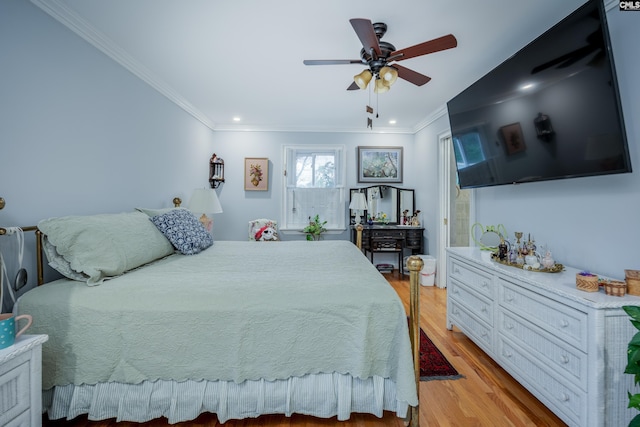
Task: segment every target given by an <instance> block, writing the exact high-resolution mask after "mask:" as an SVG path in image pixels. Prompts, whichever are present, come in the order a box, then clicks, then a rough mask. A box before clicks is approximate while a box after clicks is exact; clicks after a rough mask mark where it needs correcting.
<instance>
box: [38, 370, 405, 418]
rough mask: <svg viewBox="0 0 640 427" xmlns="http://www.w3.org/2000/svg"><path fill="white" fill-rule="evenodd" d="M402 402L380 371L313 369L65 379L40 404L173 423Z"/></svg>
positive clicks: (401, 410) (342, 412)
mask: <svg viewBox="0 0 640 427" xmlns="http://www.w3.org/2000/svg"><path fill="white" fill-rule="evenodd" d="M407 409H408V403H407V402H402V401H397V399H396V386H395V383H394V382H393V381H391V380H389V379H385V378H382V377H377V376H376V377H371V378H367V379H359V378H354V377H352V376H350V375H344V374H338V373H333V374H315V375H306V376H304V377H295V378H289V379H287V380H276V381H266V380H259V381H244V382H242V383H240V384H236V383H235V382H229V381H192V380H189V381H184V382H173V381H165V380H157V381H145V382H142V383H140V384H135V385H131V384H122V383H101V384H97V385H80V386H74V385H66V386H59V387H54V388H53V389H50V390H46V391H44V392H43V410H44V411H45V412H47V413H48V416H49V419H52V420H55V419H60V418H66V419H73V418H75V417H77V416H78V415H81V414H88V418H89V419H90V420H105V419H109V418H116V419H117V421H135V422H145V421H149V420H152V419H155V418H161V417H166V418H167V419H168V422H169V423H171V424H175V423H178V422H181V421H188V420H193V419H195V418H197V417H198V416H199V415H200V414H201V413H204V412H212V413H215V414H217V416H218V420H219V421H220V422H221V423H223V422H225V421H227V420H229V419H243V418H255V417H258V416H260V415H262V414H284V415H286V416H291V415H292V414H294V413H297V414H305V415H313V416H316V417H321V418H330V417H333V416H337V417H338V420H341V421H343V420H347V419H349V417H350V414H351V413H370V414H374V415H376V416H377V417H382V414H383V411H385V410H386V411H394V412H395V413H396V415H397V416H398V417H401V418H404V417H406V415H407Z"/></svg>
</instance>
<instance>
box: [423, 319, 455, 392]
mask: <svg viewBox="0 0 640 427" xmlns="http://www.w3.org/2000/svg"><path fill="white" fill-rule="evenodd" d="M458 378H462V375H460V374H459V373H458V371H456V369H455V368H454V367H453V366H452V365H451V363H449V361H448V360H447V358H446V357H444V355H443V354H442V353H441V352H440V350H438V347H436V346H435V344H434V343H433V342H432V341H431V340H430V339H429V337H428V336H427V334H425V332H424V331H423V330H422V328H420V381H432V380H456V379H458Z"/></svg>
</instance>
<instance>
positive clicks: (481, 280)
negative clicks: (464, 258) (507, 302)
mask: <svg viewBox="0 0 640 427" xmlns="http://www.w3.org/2000/svg"><path fill="white" fill-rule="evenodd" d="M449 277H452V278H454V279H456V280H458V281H460V282H461V283H464V284H465V285H467V286H470V287H472V288H473V289H474V290H475V291H477V292H480V293H481V294H483V295H485V296H487V297H488V298H490V299H493V279H492V278H491V276H490V275H489V274H488V273H485V272H483V271H481V270H478V269H476V268H473V267H471V266H470V265H468V264H465V263H464V262H461V261H458V260H457V259H451V264H450V265H449Z"/></svg>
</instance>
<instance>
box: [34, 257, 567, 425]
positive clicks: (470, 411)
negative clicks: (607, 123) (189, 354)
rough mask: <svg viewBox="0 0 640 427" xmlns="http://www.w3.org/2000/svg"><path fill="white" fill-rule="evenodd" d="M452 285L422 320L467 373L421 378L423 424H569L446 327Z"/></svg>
mask: <svg viewBox="0 0 640 427" xmlns="http://www.w3.org/2000/svg"><path fill="white" fill-rule="evenodd" d="M385 277H386V278H387V280H388V281H389V283H390V284H391V286H393V287H394V289H396V291H397V292H398V295H400V297H401V299H402V301H403V302H404V304H405V308H406V309H407V310H408V303H409V280H408V276H401V275H400V274H399V273H398V272H397V270H396V271H395V272H394V273H389V274H385ZM445 318H446V290H444V289H438V288H436V287H421V289H420V326H421V327H422V329H424V331H425V332H426V333H427V335H429V337H430V338H431V340H432V341H433V342H434V343H435V345H436V346H437V347H438V348H439V349H440V351H441V352H442V353H443V354H444V355H445V356H446V357H447V359H448V360H449V361H450V362H451V364H452V365H453V366H454V367H455V368H456V369H457V370H458V372H459V373H460V374H462V375H463V376H464V378H462V379H458V380H447V381H424V382H421V383H420V425H421V426H422V427H426V426H429V427H440V426H442V427H445V426H461V427H467V426H483V427H484V426H486V427H499V426H500V427H501V426H531V427H534V426H535V427H540V426H549V427H552V426H564V425H565V424H564V423H563V422H562V421H561V420H560V419H558V417H556V416H555V415H554V414H553V413H551V411H549V410H548V409H547V408H546V407H545V406H544V405H543V404H542V403H540V402H539V401H538V400H537V399H536V398H535V397H533V396H532V395H531V394H530V393H529V392H528V391H526V390H525V389H524V388H523V387H522V386H521V385H520V384H519V383H517V382H516V381H515V380H514V379H513V378H512V377H511V376H509V374H507V373H506V372H505V371H504V370H503V369H502V368H500V367H499V366H498V365H497V364H496V363H495V362H494V361H493V360H491V358H489V357H488V356H487V355H486V354H485V353H484V352H483V351H482V350H480V349H479V348H478V347H477V346H476V345H475V344H473V343H472V342H471V341H470V340H469V339H468V338H467V337H466V336H465V335H464V334H462V333H461V332H459V331H457V330H456V329H454V330H453V331H448V330H447V329H446V319H445ZM43 425H44V426H45V427H62V426H64V427H108V426H118V427H133V426H136V427H159V426H167V425H168V424H167V423H166V420H165V419H160V420H155V421H151V422H148V423H144V424H138V423H127V422H122V423H116V422H115V421H113V420H108V421H93V422H92V421H87V419H86V416H82V417H78V418H76V419H74V420H73V421H47V419H46V417H45V418H44V419H43ZM174 425H175V426H180V427H182V426H201V427H214V426H218V425H220V424H219V423H218V422H217V419H216V417H215V415H212V414H203V415H201V416H200V417H199V418H198V419H196V420H194V421H190V422H185V423H180V424H174ZM224 426H227V427H241V426H242V427H253V426H260V427H315V426H334V427H382V426H393V427H404V423H403V422H402V420H399V419H398V418H397V417H396V416H395V414H393V413H385V415H384V417H383V418H377V417H375V416H373V415H353V416H352V418H351V419H350V420H349V421H342V422H341V421H337V420H336V419H335V418H332V419H319V418H314V417H308V416H302V415H294V416H292V417H290V418H287V417H285V416H281V415H269V416H262V417H259V418H257V419H248V420H240V421H233V420H231V421H227V422H226V423H225V424H224Z"/></svg>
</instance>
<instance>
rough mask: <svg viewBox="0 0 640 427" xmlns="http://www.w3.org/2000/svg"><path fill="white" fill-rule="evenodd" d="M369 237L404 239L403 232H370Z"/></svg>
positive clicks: (388, 230)
mask: <svg viewBox="0 0 640 427" xmlns="http://www.w3.org/2000/svg"><path fill="white" fill-rule="evenodd" d="M371 237H388V238H390V239H404V230H394V229H393V228H389V229H387V230H371Z"/></svg>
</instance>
